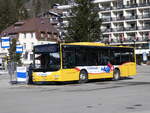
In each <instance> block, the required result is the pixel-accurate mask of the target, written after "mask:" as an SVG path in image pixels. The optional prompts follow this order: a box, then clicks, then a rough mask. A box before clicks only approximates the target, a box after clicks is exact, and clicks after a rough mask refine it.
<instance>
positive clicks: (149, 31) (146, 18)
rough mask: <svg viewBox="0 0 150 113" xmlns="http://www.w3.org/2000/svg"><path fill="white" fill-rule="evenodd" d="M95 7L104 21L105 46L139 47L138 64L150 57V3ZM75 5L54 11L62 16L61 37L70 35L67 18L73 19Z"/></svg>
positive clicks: (106, 2) (106, 0)
mask: <svg viewBox="0 0 150 113" xmlns="http://www.w3.org/2000/svg"><path fill="white" fill-rule="evenodd" d="M93 3H95V4H97V5H98V7H99V17H100V18H101V19H102V26H101V30H102V34H103V38H102V39H103V40H101V41H102V42H104V43H108V44H111V45H127V46H133V47H136V54H137V60H138V62H141V61H142V60H143V53H145V52H146V54H147V57H150V0H93ZM74 5H76V4H75V3H74V2H71V4H67V5H55V7H54V8H53V9H57V10H59V11H60V12H61V14H60V16H59V17H60V18H61V21H59V24H57V25H58V26H59V27H58V28H59V29H58V30H59V31H60V36H61V37H63V35H62V34H65V32H66V31H65V27H66V26H67V25H68V21H67V18H68V17H70V16H72V12H71V8H72V6H74ZM51 11H52V10H51ZM57 14H58V13H57ZM62 39H63V38H62ZM149 60H150V59H149Z"/></svg>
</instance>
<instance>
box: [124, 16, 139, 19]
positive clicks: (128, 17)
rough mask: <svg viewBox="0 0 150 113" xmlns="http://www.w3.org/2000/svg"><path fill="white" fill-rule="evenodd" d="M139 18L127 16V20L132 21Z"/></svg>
mask: <svg viewBox="0 0 150 113" xmlns="http://www.w3.org/2000/svg"><path fill="white" fill-rule="evenodd" d="M136 18H137V16H135V15H134V16H125V20H132V19H136Z"/></svg>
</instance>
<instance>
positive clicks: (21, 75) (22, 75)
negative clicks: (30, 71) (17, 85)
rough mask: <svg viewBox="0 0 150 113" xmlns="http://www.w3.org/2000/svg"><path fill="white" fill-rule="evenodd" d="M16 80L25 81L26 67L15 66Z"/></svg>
mask: <svg viewBox="0 0 150 113" xmlns="http://www.w3.org/2000/svg"><path fill="white" fill-rule="evenodd" d="M16 76H17V82H24V83H25V82H26V81H27V68H26V67H17V75H16Z"/></svg>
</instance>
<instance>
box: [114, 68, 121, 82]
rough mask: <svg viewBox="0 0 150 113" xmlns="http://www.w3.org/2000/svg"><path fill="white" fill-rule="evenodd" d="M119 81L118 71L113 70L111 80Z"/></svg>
mask: <svg viewBox="0 0 150 113" xmlns="http://www.w3.org/2000/svg"><path fill="white" fill-rule="evenodd" d="M119 79H120V71H119V69H115V70H114V72H113V80H114V81H117V80H119Z"/></svg>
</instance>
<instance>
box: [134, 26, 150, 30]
mask: <svg viewBox="0 0 150 113" xmlns="http://www.w3.org/2000/svg"><path fill="white" fill-rule="evenodd" d="M137 29H138V30H149V29H150V26H138V27H137Z"/></svg>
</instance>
